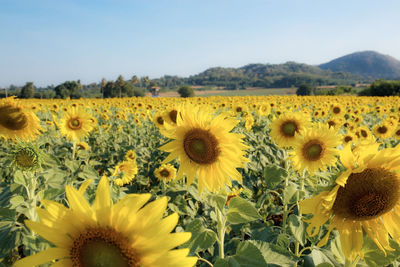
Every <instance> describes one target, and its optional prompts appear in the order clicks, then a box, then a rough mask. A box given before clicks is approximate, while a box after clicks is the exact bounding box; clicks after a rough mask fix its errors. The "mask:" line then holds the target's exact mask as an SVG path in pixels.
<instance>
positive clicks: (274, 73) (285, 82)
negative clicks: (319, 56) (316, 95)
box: [186, 62, 363, 89]
mask: <svg viewBox="0 0 400 267" xmlns="http://www.w3.org/2000/svg"><path fill="white" fill-rule="evenodd" d="M186 79H187V80H186V82H187V83H188V84H190V85H203V86H211V85H212V86H223V87H225V88H226V89H242V88H246V87H264V88H273V87H275V88H278V87H291V86H296V87H297V86H299V85H301V84H304V83H309V84H312V85H335V84H351V83H357V82H360V81H362V80H363V78H362V77H360V76H357V75H353V74H350V73H346V72H343V71H337V72H332V71H329V70H322V69H320V68H318V67H316V66H311V65H307V64H302V63H296V62H286V63H284V64H249V65H246V66H243V67H240V68H222V67H215V68H210V69H207V70H206V71H204V72H201V73H199V74H197V75H193V76H190V77H189V78H186Z"/></svg>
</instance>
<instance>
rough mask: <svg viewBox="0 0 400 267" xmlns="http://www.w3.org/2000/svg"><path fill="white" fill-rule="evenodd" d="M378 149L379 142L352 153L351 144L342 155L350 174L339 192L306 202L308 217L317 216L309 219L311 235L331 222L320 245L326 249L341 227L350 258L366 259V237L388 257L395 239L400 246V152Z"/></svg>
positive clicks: (346, 173) (338, 182)
mask: <svg viewBox="0 0 400 267" xmlns="http://www.w3.org/2000/svg"><path fill="white" fill-rule="evenodd" d="M378 147H379V144H377V143H375V144H371V145H368V146H362V147H359V148H357V149H355V150H354V151H352V150H351V147H350V146H346V147H345V148H344V149H343V151H342V152H341V155H340V160H341V162H342V164H343V166H344V167H345V168H346V170H345V171H344V172H343V173H342V174H341V175H340V176H339V177H338V178H337V179H336V185H335V186H334V187H333V189H331V190H330V191H324V192H322V193H320V194H318V195H317V196H315V197H313V198H311V199H305V200H303V201H301V202H300V209H301V211H302V212H303V213H306V214H309V213H311V214H313V217H312V218H311V219H309V220H307V222H308V223H309V225H308V227H307V233H308V234H309V235H310V236H315V235H317V234H318V232H319V229H320V227H321V226H322V225H323V224H325V223H326V222H327V221H328V220H330V225H329V231H328V233H327V235H326V236H325V237H324V238H322V240H321V241H320V242H319V244H318V246H323V245H325V244H326V243H327V241H328V238H329V234H330V232H331V231H332V230H333V229H334V228H336V229H337V230H338V231H339V234H340V242H341V246H342V250H343V253H344V255H345V257H346V258H347V259H354V258H355V257H357V256H359V257H361V258H362V257H363V253H362V250H361V249H362V246H363V233H365V234H367V235H368V236H369V237H370V238H371V239H372V240H373V241H374V242H375V243H376V245H377V246H378V247H379V249H381V250H382V251H383V252H385V253H386V250H392V248H391V247H390V245H389V235H390V236H391V237H392V238H393V240H394V241H396V242H397V243H399V244H400V225H399V224H398V222H399V220H400V206H399V204H400V177H399V174H398V173H399V171H400V160H399V155H400V149H399V148H397V147H396V148H387V149H384V150H380V151H378Z"/></svg>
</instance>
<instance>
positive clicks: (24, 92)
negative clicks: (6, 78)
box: [19, 82, 35, 98]
mask: <svg viewBox="0 0 400 267" xmlns="http://www.w3.org/2000/svg"><path fill="white" fill-rule="evenodd" d="M34 96H35V86H34V85H33V83H32V82H27V83H26V84H25V85H24V86H23V87H22V88H21V93H20V95H19V97H20V98H33V97H34Z"/></svg>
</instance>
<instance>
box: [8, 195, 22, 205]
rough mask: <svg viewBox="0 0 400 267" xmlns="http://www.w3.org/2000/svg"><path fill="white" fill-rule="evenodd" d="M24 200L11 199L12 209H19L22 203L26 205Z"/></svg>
mask: <svg viewBox="0 0 400 267" xmlns="http://www.w3.org/2000/svg"><path fill="white" fill-rule="evenodd" d="M24 201H25V200H24V198H23V197H22V196H13V197H12V198H11V199H10V204H11V206H12V207H18V206H19V205H21V204H22V203H24Z"/></svg>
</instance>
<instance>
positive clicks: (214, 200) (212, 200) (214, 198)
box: [207, 194, 226, 211]
mask: <svg viewBox="0 0 400 267" xmlns="http://www.w3.org/2000/svg"><path fill="white" fill-rule="evenodd" d="M207 202H208V203H209V204H210V205H211V206H213V207H214V208H216V209H219V210H220V211H223V210H224V207H225V203H226V196H222V195H215V194H210V195H208V196H207Z"/></svg>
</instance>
